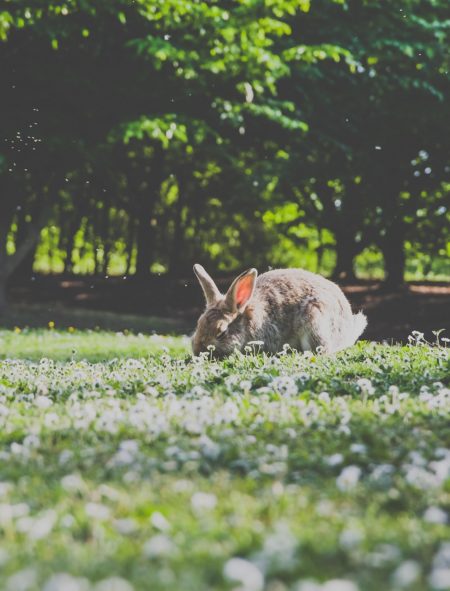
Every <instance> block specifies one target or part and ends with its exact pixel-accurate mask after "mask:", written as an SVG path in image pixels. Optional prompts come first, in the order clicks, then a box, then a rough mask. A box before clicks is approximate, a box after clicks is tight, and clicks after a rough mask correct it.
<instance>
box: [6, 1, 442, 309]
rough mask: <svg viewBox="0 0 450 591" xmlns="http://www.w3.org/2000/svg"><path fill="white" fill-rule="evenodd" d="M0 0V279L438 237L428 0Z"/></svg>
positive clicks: (437, 10) (413, 247)
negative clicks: (2, 3)
mask: <svg viewBox="0 0 450 591" xmlns="http://www.w3.org/2000/svg"><path fill="white" fill-rule="evenodd" d="M6 8H7V10H3V11H2V12H0V39H1V41H0V67H1V71H2V81H1V95H2V105H3V106H2V109H1V111H0V128H1V129H2V136H3V137H2V142H1V146H0V190H1V199H0V284H1V285H3V286H4V284H5V283H6V280H7V279H8V278H9V277H10V276H11V274H13V273H24V274H26V273H31V270H32V268H33V265H34V268H35V269H38V270H39V269H40V270H45V269H46V270H50V271H58V272H60V271H65V272H89V273H99V274H109V273H115V272H117V273H119V272H120V273H126V274H129V273H136V274H137V275H140V276H145V275H147V274H148V273H150V272H168V273H171V274H173V275H176V276H179V275H183V274H184V273H186V272H188V270H190V268H191V264H192V262H193V261H194V259H195V260H200V261H202V262H204V263H205V264H209V265H210V266H211V267H213V268H216V269H224V270H226V269H232V268H237V267H240V268H241V267H244V266H245V265H252V266H253V265H259V266H261V267H267V266H271V265H272V266H274V265H289V264H304V265H305V266H309V267H311V268H313V270H314V269H318V270H321V271H323V272H327V273H332V272H334V274H335V276H340V277H344V278H351V277H352V276H353V275H354V272H355V260H357V258H358V256H361V253H366V254H367V253H370V252H374V253H375V252H378V253H380V255H379V256H382V257H383V259H384V268H385V276H386V279H387V280H388V281H390V282H391V283H394V284H395V283H399V282H400V281H402V280H403V277H404V271H405V264H406V259H407V258H408V257H410V258H413V257H418V256H420V257H421V261H422V262H423V264H424V265H425V267H426V268H425V267H424V268H425V272H428V271H430V270H431V268H432V265H433V261H434V260H437V259H439V258H441V259H442V260H444V259H445V258H446V257H448V256H449V255H450V246H449V241H450V236H449V221H450V212H449V199H448V191H449V186H450V180H449V171H450V168H449V162H448V154H449V148H450V146H449V134H448V130H447V129H446V123H447V122H448V106H447V105H448V97H449V74H448V68H449V54H448V37H449V30H450V20H449V19H448V18H447V6H446V3H445V2H444V1H443V0H405V1H403V2H401V3H398V2H395V1H394V0H383V1H381V0H379V1H376V0H336V1H333V0H312V2H311V3H310V2H309V0H256V1H255V0H227V1H224V0H218V1H216V2H206V1H205V2H202V1H195V0H192V1H191V2H185V1H184V0H135V1H133V2H129V1H128V0H95V1H92V2H85V1H84V0H66V1H64V2H59V1H50V2H47V1H46V2H44V1H42V0H34V1H33V0H28V1H26V2H24V1H23V0H20V1H19V0H11V1H10V2H8V3H7V4H6ZM374 256H375V255H374ZM366 258H367V257H366ZM369 258H370V256H369ZM2 300H4V295H3V296H2V297H0V306H1V305H2Z"/></svg>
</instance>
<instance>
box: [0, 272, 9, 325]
mask: <svg viewBox="0 0 450 591" xmlns="http://www.w3.org/2000/svg"><path fill="white" fill-rule="evenodd" d="M7 307H8V298H7V295H6V278H5V277H3V276H2V275H0V317H1V316H3V315H4V314H5V313H6V310H7Z"/></svg>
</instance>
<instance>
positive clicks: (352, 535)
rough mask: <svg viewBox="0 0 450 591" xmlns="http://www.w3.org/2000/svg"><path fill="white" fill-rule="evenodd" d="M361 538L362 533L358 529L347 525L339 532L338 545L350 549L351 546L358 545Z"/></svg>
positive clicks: (362, 537)
mask: <svg viewBox="0 0 450 591" xmlns="http://www.w3.org/2000/svg"><path fill="white" fill-rule="evenodd" d="M363 540H364V534H363V533H362V531H361V530H360V529H357V528H354V527H353V528H351V527H349V528H347V529H344V530H343V531H342V532H341V535H340V536H339V545H340V546H341V548H345V549H346V550H351V549H352V548H356V547H357V546H359V545H360V544H361V542H362V541H363Z"/></svg>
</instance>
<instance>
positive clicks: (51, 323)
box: [48, 320, 55, 330]
mask: <svg viewBox="0 0 450 591" xmlns="http://www.w3.org/2000/svg"><path fill="white" fill-rule="evenodd" d="M48 327H49V329H50V330H53V329H54V328H55V323H54V322H53V320H50V322H49V323H48Z"/></svg>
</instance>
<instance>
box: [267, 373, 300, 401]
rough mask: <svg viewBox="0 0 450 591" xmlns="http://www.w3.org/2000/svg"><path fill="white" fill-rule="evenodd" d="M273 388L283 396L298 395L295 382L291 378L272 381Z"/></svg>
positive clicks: (283, 377)
mask: <svg viewBox="0 0 450 591" xmlns="http://www.w3.org/2000/svg"><path fill="white" fill-rule="evenodd" d="M271 386H272V388H273V389H274V390H276V391H277V392H279V393H280V394H281V395H282V396H295V395H296V394H298V388H297V384H296V383H295V380H294V379H293V378H291V377H289V376H278V377H276V378H274V379H273V380H272V383H271Z"/></svg>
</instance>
